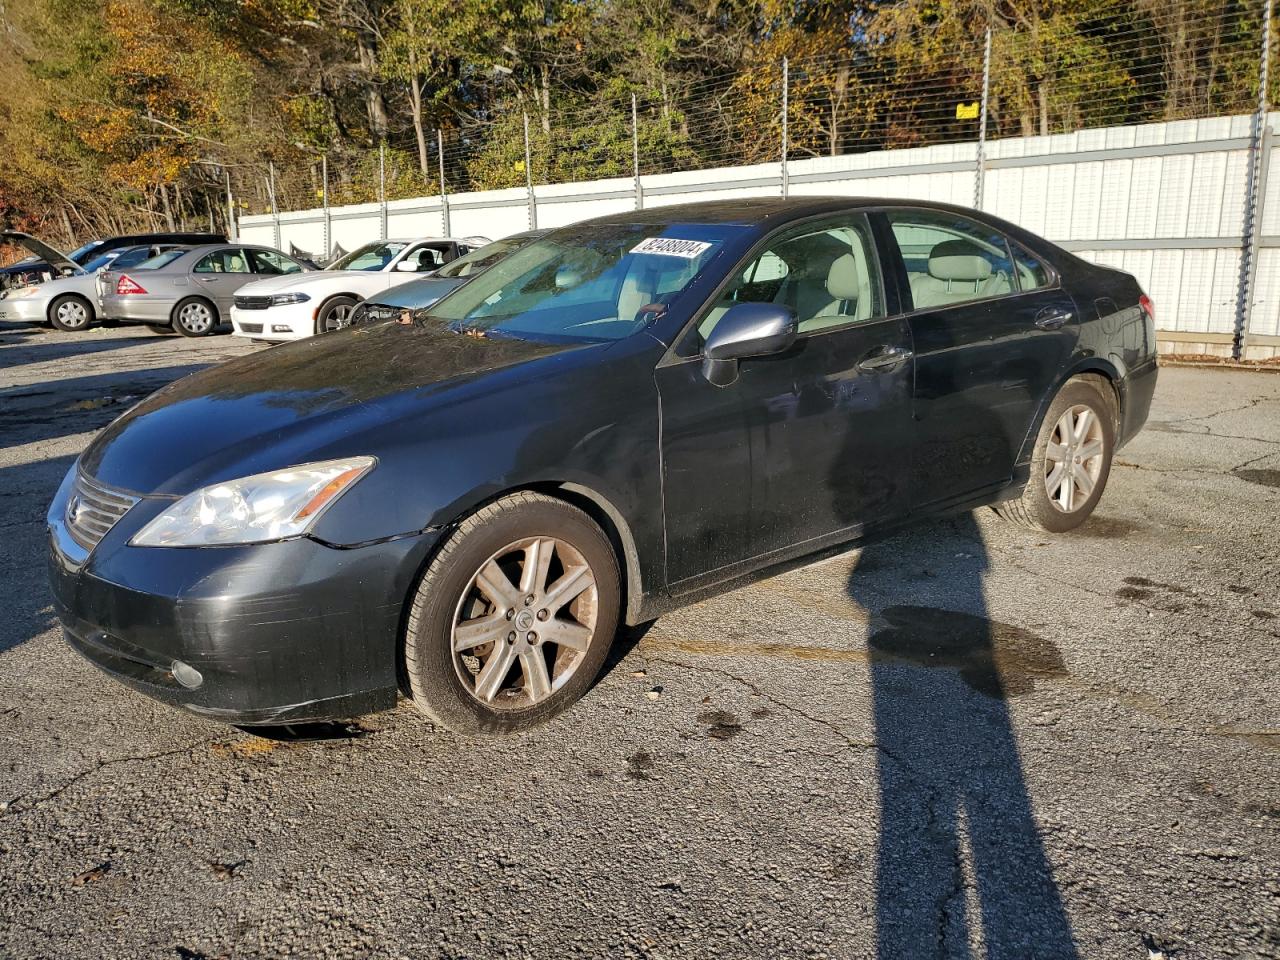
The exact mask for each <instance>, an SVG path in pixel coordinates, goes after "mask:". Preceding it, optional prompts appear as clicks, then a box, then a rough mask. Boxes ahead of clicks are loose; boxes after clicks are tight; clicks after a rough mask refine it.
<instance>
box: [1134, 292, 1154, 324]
mask: <svg viewBox="0 0 1280 960" xmlns="http://www.w3.org/2000/svg"><path fill="white" fill-rule="evenodd" d="M1138 306H1139V307H1140V308H1141V309H1142V312H1143V313H1145V314H1146V315H1147V316H1148V317H1150V318H1151V322H1152V323H1155V322H1156V305H1155V304H1154V303H1152V302H1151V298H1150V297H1148V296H1147V295H1146V294H1145V293H1144V294H1143V295H1142V296H1140V297H1139V298H1138Z"/></svg>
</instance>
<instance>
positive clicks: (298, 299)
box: [271, 293, 311, 307]
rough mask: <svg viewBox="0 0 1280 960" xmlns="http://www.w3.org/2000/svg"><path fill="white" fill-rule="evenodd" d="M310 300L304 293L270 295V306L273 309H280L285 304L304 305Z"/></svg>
mask: <svg viewBox="0 0 1280 960" xmlns="http://www.w3.org/2000/svg"><path fill="white" fill-rule="evenodd" d="M310 299H311V298H310V297H309V296H307V295H306V294H305V293H273V294H272V295H271V305H272V306H273V307H282V306H284V305H285V304H286V303H306V302H307V301H308V300H310Z"/></svg>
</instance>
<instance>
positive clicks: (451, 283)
mask: <svg viewBox="0 0 1280 960" xmlns="http://www.w3.org/2000/svg"><path fill="white" fill-rule="evenodd" d="M470 279H471V278H470V277H423V278H422V279H421V280H410V281H409V282H408V283H402V284H400V286H398V287H392V288H391V289H390V290H388V291H387V292H386V293H382V294H379V295H378V298H377V300H376V301H371V302H370V306H382V307H410V308H412V309H417V308H418V307H429V306H431V304H433V303H435V302H436V301H437V300H439V299H440V298H441V297H443V296H444V295H445V294H446V293H448V292H449V291H450V290H452V289H454V288H455V287H460V286H462V285H463V284H464V283H466V282H467V281H468V280H470Z"/></svg>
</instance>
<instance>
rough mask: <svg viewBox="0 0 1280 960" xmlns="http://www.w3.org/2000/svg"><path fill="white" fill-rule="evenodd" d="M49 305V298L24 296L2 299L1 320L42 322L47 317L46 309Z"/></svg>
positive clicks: (0, 300)
mask: <svg viewBox="0 0 1280 960" xmlns="http://www.w3.org/2000/svg"><path fill="white" fill-rule="evenodd" d="M48 307H49V301H48V299H45V298H42V299H39V300H35V299H31V298H28V297H23V298H21V299H16V298H15V299H10V298H9V297H5V298H3V299H0V320H20V321H23V322H25V323H40V322H42V321H43V320H45V319H47V316H46V313H45V311H46V310H47V309H48Z"/></svg>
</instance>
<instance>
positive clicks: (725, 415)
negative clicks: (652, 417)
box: [657, 213, 913, 592]
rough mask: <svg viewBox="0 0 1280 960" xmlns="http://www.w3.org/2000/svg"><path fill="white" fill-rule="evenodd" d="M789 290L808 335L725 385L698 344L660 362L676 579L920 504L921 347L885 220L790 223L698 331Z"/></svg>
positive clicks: (670, 549) (797, 546) (742, 563)
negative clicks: (736, 308)
mask: <svg viewBox="0 0 1280 960" xmlns="http://www.w3.org/2000/svg"><path fill="white" fill-rule="evenodd" d="M760 301H768V302H774V303H780V304H785V305H786V306H788V307H790V308H791V309H792V310H793V311H794V312H795V315H796V318H797V325H798V333H799V336H798V338H797V341H796V343H795V345H794V346H793V347H792V348H791V349H789V350H787V351H786V352H784V353H781V354H778V355H774V356H769V357H759V358H754V359H748V360H744V361H741V362H740V364H739V369H738V379H737V381H736V382H734V383H732V384H730V385H729V386H727V387H716V386H714V385H713V384H711V383H709V382H708V381H707V380H706V379H705V378H704V377H703V375H702V371H701V362H700V360H699V359H698V358H696V357H693V358H690V359H686V360H683V361H678V362H675V363H669V364H667V365H665V366H662V367H659V369H658V371H657V378H658V390H659V394H660V397H661V403H662V424H663V437H662V452H663V471H664V473H663V481H664V503H665V510H666V526H667V573H668V582H669V583H670V584H672V585H673V587H674V588H675V589H676V592H680V589H681V585H682V584H683V585H685V586H687V587H688V588H694V587H697V586H698V585H700V584H701V583H703V582H710V581H714V580H716V579H723V578H724V577H729V576H733V575H734V574H735V573H736V572H737V571H736V570H735V569H734V568H735V567H744V568H749V567H751V566H753V565H758V564H760V563H766V562H770V561H771V560H773V559H782V558H783V557H784V556H786V555H791V554H798V553H802V552H804V551H805V549H806V548H807V547H812V548H813V549H818V548H819V547H821V546H823V545H824V544H825V543H827V542H835V541H837V540H839V539H849V538H852V537H854V536H856V535H857V534H858V532H859V531H860V530H861V529H862V528H864V527H865V526H866V525H868V524H871V523H874V522H876V521H879V520H883V519H887V518H890V517H893V516H897V515H900V514H901V513H903V512H905V510H906V508H907V503H908V494H909V488H908V484H907V477H908V473H907V472H908V470H909V468H910V455H911V432H912V424H911V398H912V389H911V387H912V369H913V360H912V345H911V337H910V330H909V327H908V325H907V323H906V321H905V320H904V319H902V318H901V317H898V318H895V319H886V317H885V314H886V309H885V295H884V290H883V285H882V282H881V275H880V269H879V266H878V258H877V256H876V251H875V245H874V242H873V240H872V237H871V231H870V226H869V224H868V222H867V220H866V218H865V217H864V216H862V215H861V214H852V213H851V214H845V215H841V216H839V217H835V218H829V219H824V220H822V221H819V222H816V223H810V224H806V225H803V226H801V227H795V228H792V229H790V230H788V231H786V232H784V233H783V234H781V235H780V236H779V237H778V238H777V239H776V240H775V241H774V242H772V243H770V244H769V245H768V247H767V249H766V250H765V251H764V252H763V253H762V254H760V255H759V256H757V257H756V258H754V259H753V260H752V261H751V263H750V264H748V265H747V267H746V268H745V269H743V270H742V271H741V273H740V274H739V275H738V276H737V277H736V278H735V279H734V281H733V282H732V283H731V284H730V286H729V287H728V288H727V289H726V290H725V292H724V294H723V295H722V297H721V299H720V300H719V301H718V302H717V303H716V304H715V305H714V306H713V307H712V308H711V309H710V310H709V311H708V312H707V314H706V315H705V316H704V317H702V318H701V319H700V321H699V323H698V329H697V331H696V332H691V335H693V336H697V337H699V338H700V339H703V340H704V339H705V337H706V336H707V334H709V333H710V331H711V330H712V329H713V328H714V325H715V323H716V322H718V321H719V319H720V317H722V316H723V315H724V313H725V312H726V311H727V310H728V309H729V308H730V307H732V306H733V305H734V304H735V303H742V302H760Z"/></svg>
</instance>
